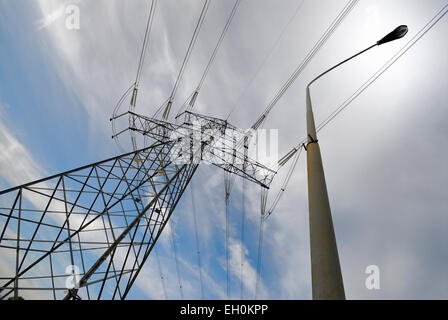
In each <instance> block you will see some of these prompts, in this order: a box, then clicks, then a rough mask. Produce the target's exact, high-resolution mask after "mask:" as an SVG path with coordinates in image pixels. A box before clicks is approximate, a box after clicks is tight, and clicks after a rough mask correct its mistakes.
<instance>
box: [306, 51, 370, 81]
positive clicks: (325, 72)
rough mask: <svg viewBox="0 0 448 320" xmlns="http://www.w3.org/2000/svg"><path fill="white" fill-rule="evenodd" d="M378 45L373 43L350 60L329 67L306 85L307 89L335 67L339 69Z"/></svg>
mask: <svg viewBox="0 0 448 320" xmlns="http://www.w3.org/2000/svg"><path fill="white" fill-rule="evenodd" d="M377 45H378V43H375V44H373V45H371V46H370V47H368V48H366V49H364V50H361V51H359V52H358V53H356V54H354V55H353V56H351V57H350V58H347V59H345V60H344V61H341V62H339V63H338V64H337V65H335V66H333V67H331V68H330V69H328V70H327V71H324V72H322V73H321V74H320V75H318V76H317V77H316V78H314V79H313V80H311V82H310V83H308V85H307V88H309V87H310V86H311V84H313V83H314V82H315V81H316V80H317V79H319V78H321V77H322V76H323V75H325V74H327V73H328V72H330V71H331V70H334V69H336V68H337V67H339V66H340V65H342V64H344V63H346V62H347V61H349V60H351V59H353V58H355V57H357V56H359V55H360V54H362V53H364V52H366V51H367V50H370V49H372V48H373V47H376V46H377Z"/></svg>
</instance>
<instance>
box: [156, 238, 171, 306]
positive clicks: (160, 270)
mask: <svg viewBox="0 0 448 320" xmlns="http://www.w3.org/2000/svg"><path fill="white" fill-rule="evenodd" d="M154 253H155V255H156V260H157V268H158V269H159V274H160V281H161V282H162V290H163V296H164V297H165V300H168V295H167V293H166V286H165V279H164V277H163V272H162V266H161V265H160V257H159V253H158V252H157V246H154Z"/></svg>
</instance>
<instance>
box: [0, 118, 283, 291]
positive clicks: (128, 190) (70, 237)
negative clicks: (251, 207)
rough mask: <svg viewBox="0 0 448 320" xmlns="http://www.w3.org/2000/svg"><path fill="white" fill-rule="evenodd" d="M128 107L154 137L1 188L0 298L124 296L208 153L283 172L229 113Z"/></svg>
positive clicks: (239, 167) (136, 123)
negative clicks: (255, 155)
mask: <svg viewBox="0 0 448 320" xmlns="http://www.w3.org/2000/svg"><path fill="white" fill-rule="evenodd" d="M124 116H127V117H128V119H129V127H127V128H126V129H124V130H122V132H123V131H126V130H130V131H131V132H133V133H139V134H142V135H143V136H144V137H145V138H146V139H148V141H151V143H149V144H148V146H147V147H145V148H143V149H140V150H137V151H134V152H130V153H126V154H123V155H120V156H117V157H113V158H110V159H107V160H103V161H100V162H97V163H94V164H90V165H87V166H84V167H81V168H77V169H73V170H70V171H67V172H63V173H60V174H57V175H53V176H50V177H47V178H44V179H41V180H38V181H34V182H30V183H27V184H24V185H21V186H18V187H15V188H11V189H8V190H5V191H1V192H0V232H1V234H0V252H1V256H2V259H3V260H4V261H5V263H7V269H8V270H7V272H8V274H7V275H6V276H4V275H3V274H2V275H1V278H0V299H11V298H13V299H19V298H20V297H21V296H22V294H24V293H26V292H30V291H34V290H39V294H40V296H41V297H43V298H48V299H80V298H81V299H125V298H126V296H127V295H128V293H129V290H130V289H131V287H132V285H133V284H134V282H135V280H136V278H137V276H138V274H139V272H140V270H141V268H142V266H143V265H144V263H145V261H146V260H147V259H148V257H149V255H150V253H151V250H152V248H153V247H154V245H155V244H156V241H157V239H158V238H159V236H160V235H161V233H162V231H163V229H164V227H165V225H166V223H167V221H168V219H169V218H170V216H171V215H172V213H173V211H174V209H175V208H176V205H177V203H178V202H179V200H180V198H181V196H182V194H183V192H184V191H185V188H186V187H187V185H188V183H189V181H190V180H191V178H192V177H193V175H194V173H195V171H196V169H197V167H198V165H199V164H200V163H201V162H202V161H208V162H210V163H212V164H214V165H216V166H218V167H220V168H222V169H224V170H226V171H227V172H229V173H233V174H236V175H239V176H241V177H243V178H245V179H247V180H249V181H252V182H255V183H257V184H259V185H261V186H262V187H263V188H268V187H269V184H270V182H271V180H272V178H273V176H274V174H275V172H274V171H273V170H271V169H269V168H267V167H265V166H264V165H262V164H260V163H258V162H256V161H254V160H252V159H250V158H249V157H248V156H247V152H244V147H247V146H245V145H244V146H241V144H240V143H238V141H237V139H236V138H235V133H239V134H240V135H243V134H244V133H243V132H242V131H241V130H238V129H237V128H235V127H233V126H232V125H230V124H229V123H228V122H227V121H225V120H221V119H217V118H212V117H207V116H203V115H199V114H196V113H192V112H189V111H186V112H184V113H183V114H182V117H183V122H182V123H180V124H176V123H171V122H167V121H162V120H159V119H156V118H150V117H145V116H141V115H138V114H135V113H133V112H131V111H128V112H126V113H124V114H122V115H120V116H118V117H117V118H119V117H124ZM229 132H230V134H229ZM74 266H76V267H74ZM75 268H77V269H78V270H75ZM3 272H5V271H4V270H2V273H3ZM72 273H73V274H78V275H79V277H76V276H72V277H71V276H70V274H72ZM67 281H68V282H69V283H67ZM67 287H71V288H72V289H70V290H67Z"/></svg>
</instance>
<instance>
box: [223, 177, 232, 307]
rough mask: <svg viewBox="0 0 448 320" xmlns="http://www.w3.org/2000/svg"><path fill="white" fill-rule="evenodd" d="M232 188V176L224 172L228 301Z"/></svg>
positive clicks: (228, 290)
mask: <svg viewBox="0 0 448 320" xmlns="http://www.w3.org/2000/svg"><path fill="white" fill-rule="evenodd" d="M231 187H232V176H231V173H230V172H229V171H227V170H224V189H225V210H226V211H225V214H226V242H225V245H226V271H227V274H226V282H227V290H226V291H227V299H229V297H230V271H229V270H230V252H229V236H230V221H229V204H230V203H229V202H230V189H231Z"/></svg>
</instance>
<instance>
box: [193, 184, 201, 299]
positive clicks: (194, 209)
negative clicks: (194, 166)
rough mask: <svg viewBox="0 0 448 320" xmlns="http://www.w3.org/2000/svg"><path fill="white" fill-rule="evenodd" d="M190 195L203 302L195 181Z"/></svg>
mask: <svg viewBox="0 0 448 320" xmlns="http://www.w3.org/2000/svg"><path fill="white" fill-rule="evenodd" d="M190 193H191V208H192V211H193V222H194V236H195V239H196V253H197V256H198V268H199V281H200V283H201V297H202V300H204V299H205V295H204V284H203V280H202V264H201V250H200V247H199V235H198V222H197V217H196V215H197V214H196V205H195V200H194V190H193V181H190Z"/></svg>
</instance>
